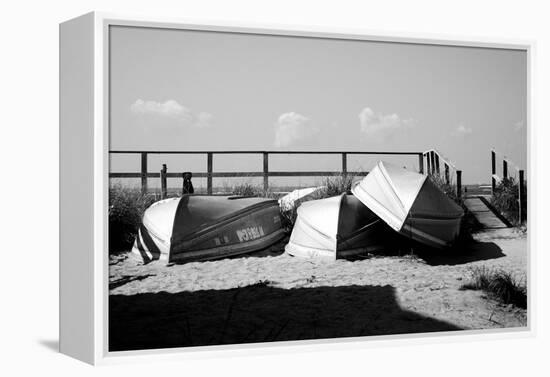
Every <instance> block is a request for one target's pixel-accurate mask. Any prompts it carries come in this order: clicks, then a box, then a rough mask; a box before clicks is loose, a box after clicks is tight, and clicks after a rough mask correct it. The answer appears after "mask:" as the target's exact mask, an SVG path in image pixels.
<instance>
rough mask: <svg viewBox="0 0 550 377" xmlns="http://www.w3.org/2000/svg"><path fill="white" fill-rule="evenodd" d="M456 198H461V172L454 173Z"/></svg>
mask: <svg viewBox="0 0 550 377" xmlns="http://www.w3.org/2000/svg"><path fill="white" fill-rule="evenodd" d="M456 197H457V198H458V199H460V198H461V197H462V170H457V171H456Z"/></svg>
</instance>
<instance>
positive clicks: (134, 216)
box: [109, 185, 156, 253]
mask: <svg viewBox="0 0 550 377" xmlns="http://www.w3.org/2000/svg"><path fill="white" fill-rule="evenodd" d="M155 200H156V199H155V196H154V195H144V194H142V193H141V190H140V189H136V188H129V187H124V186H122V185H112V186H111V187H110V188H109V251H110V253H117V252H120V251H127V250H129V249H130V248H131V247H132V244H133V243H134V239H135V236H136V234H137V229H138V227H139V224H140V222H141V217H142V215H143V212H144V211H145V210H146V209H147V208H148V207H149V206H150V205H151V204H153V203H154V202H155Z"/></svg>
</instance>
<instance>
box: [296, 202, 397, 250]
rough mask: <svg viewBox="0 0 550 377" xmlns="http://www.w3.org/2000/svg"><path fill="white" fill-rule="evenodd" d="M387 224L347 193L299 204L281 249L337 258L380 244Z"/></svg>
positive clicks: (378, 246)
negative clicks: (286, 240)
mask: <svg viewBox="0 0 550 377" xmlns="http://www.w3.org/2000/svg"><path fill="white" fill-rule="evenodd" d="M387 229H388V228H387V226H386V225H385V224H384V222H383V221H381V220H380V218H378V216H376V214H374V213H373V212H372V211H371V210H370V209H368V208H367V207H366V206H365V205H363V203H361V202H360V201H359V200H358V199H357V198H356V197H354V196H353V195H350V194H342V195H339V196H333V197H330V198H326V199H319V200H311V201H308V202H305V203H302V204H301V205H300V206H299V207H298V210H297V217H296V222H295V223H294V228H293V229H292V234H291V235H290V240H289V242H288V244H287V245H286V247H285V251H286V252H287V253H288V254H290V255H293V256H297V257H305V258H325V259H339V258H347V257H352V256H355V255H358V254H364V253H367V252H370V251H374V250H376V249H380V248H381V247H382V245H383V241H384V237H385V236H387Z"/></svg>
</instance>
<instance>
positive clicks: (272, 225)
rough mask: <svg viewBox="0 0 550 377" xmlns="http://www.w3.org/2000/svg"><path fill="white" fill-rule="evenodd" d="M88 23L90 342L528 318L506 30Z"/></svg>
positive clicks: (292, 337) (520, 110) (195, 339)
mask: <svg viewBox="0 0 550 377" xmlns="http://www.w3.org/2000/svg"><path fill="white" fill-rule="evenodd" d="M108 41H109V61H108V79H109V86H108V130H109V134H108V138H109V152H108V153H109V154H108V156H109V200H108V250H105V253H108V259H109V271H108V275H109V276H108V287H109V288H108V296H109V297H108V350H109V352H116V351H136V350H154V349H167V348H181V347H199V346H217V345H236V344H256V343H273V342H288V341H304V340H329V339H359V338H362V339H365V338H369V337H379V336H386V335H396V334H399V335H407V334H428V333H430V334H433V333H441V334H461V333H468V332H471V331H472V330H487V331H493V330H495V329H510V330H518V329H520V330H521V329H526V328H527V327H528V323H529V320H530V316H529V308H528V305H527V303H528V299H527V298H528V294H529V288H530V287H529V286H528V284H527V283H528V261H529V252H530V250H529V248H528V242H527V234H528V225H529V224H528V222H527V218H528V217H527V208H528V205H527V203H528V200H529V198H528V197H527V187H528V186H529V181H528V171H527V166H528V164H527V155H528V147H527V145H528V142H527V129H528V56H527V51H526V50H525V49H521V48H513V47H506V46H503V47H499V46H498V45H495V46H488V47H483V46H467V45H445V44H442V43H433V44H432V43H420V42H419V43H414V42H399V41H392V40H388V41H384V40H380V39H378V40H376V39H372V40H368V38H363V39H358V38H351V37H350V38H346V37H337V36H323V35H311V36H308V35H282V34H276V33H274V34H270V33H268V32H262V33H259V32H253V31H246V30H238V31H234V32H231V31H214V30H198V29H191V28H190V29H185V28H183V27H182V28H163V27H143V26H132V25H111V26H110V28H109V31H108Z"/></svg>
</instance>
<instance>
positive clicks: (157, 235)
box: [133, 195, 284, 263]
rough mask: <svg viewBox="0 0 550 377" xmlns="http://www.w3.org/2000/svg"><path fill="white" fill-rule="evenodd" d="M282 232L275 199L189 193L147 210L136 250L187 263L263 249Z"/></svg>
mask: <svg viewBox="0 0 550 377" xmlns="http://www.w3.org/2000/svg"><path fill="white" fill-rule="evenodd" d="M283 236H284V231H283V229H282V226H281V218H280V212H279V206H278V203H277V201H276V200H273V199H267V198H251V197H235V196H206V195H184V196H182V197H180V198H171V199H166V200H162V201H159V202H156V203H154V204H153V205H151V206H150V207H149V208H148V209H147V210H146V211H145V213H144V215H143V219H142V223H141V225H140V227H139V232H138V235H137V237H136V241H135V243H134V247H133V251H134V252H135V253H138V254H139V255H140V256H141V257H142V258H143V260H144V262H146V263H147V262H150V261H153V260H162V261H166V262H167V263H184V262H190V261H204V260H212V259H220V258H226V257H230V256H235V255H239V254H245V253H250V252H253V251H258V250H262V249H265V248H267V247H269V246H271V245H272V244H274V243H276V242H277V241H279V240H280V239H281V238H282V237H283Z"/></svg>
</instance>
